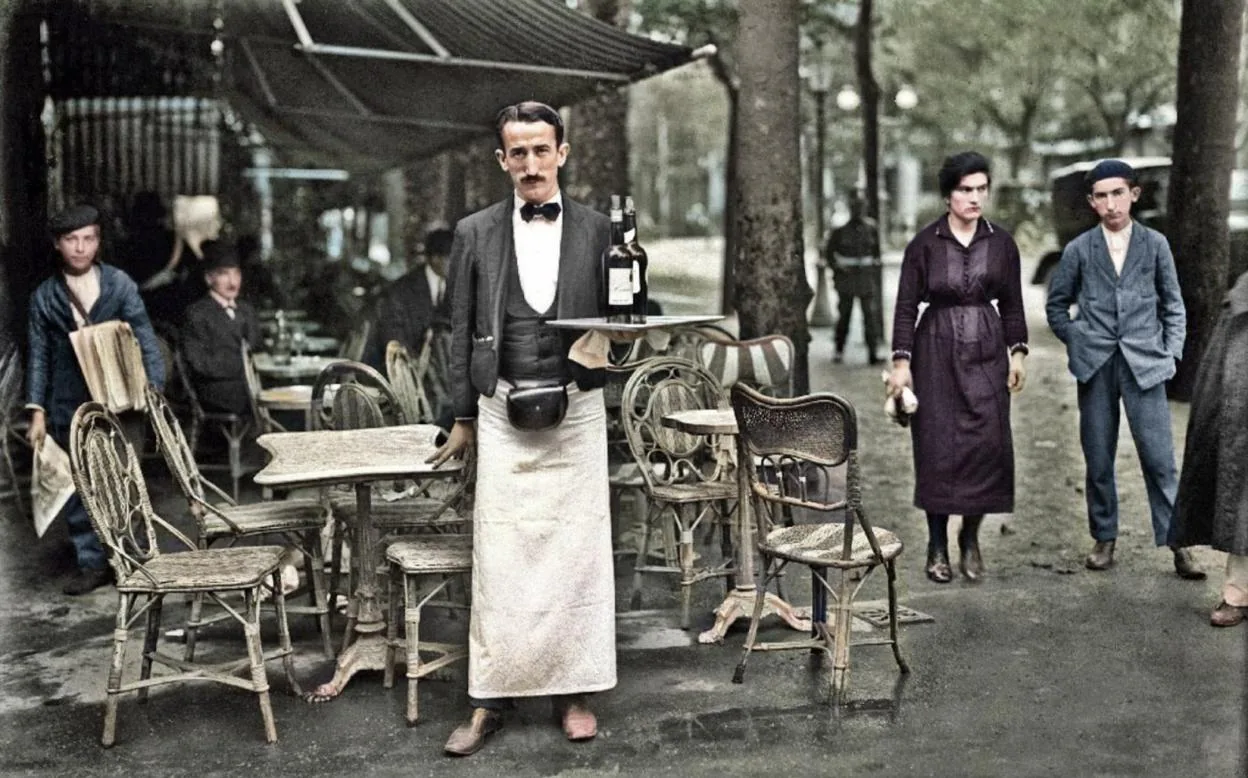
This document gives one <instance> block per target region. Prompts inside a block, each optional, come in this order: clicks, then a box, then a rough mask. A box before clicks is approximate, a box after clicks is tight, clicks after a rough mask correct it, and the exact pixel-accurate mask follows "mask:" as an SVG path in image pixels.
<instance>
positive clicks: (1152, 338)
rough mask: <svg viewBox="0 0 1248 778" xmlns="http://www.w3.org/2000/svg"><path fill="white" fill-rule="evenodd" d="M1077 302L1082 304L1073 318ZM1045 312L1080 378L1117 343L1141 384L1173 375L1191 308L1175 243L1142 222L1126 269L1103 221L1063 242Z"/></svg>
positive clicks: (1149, 384) (1133, 238)
mask: <svg viewBox="0 0 1248 778" xmlns="http://www.w3.org/2000/svg"><path fill="white" fill-rule="evenodd" d="M1072 303H1077V304H1078V305H1079V314H1078V316H1077V317H1076V318H1071V315H1070V306H1071V304H1072ZM1045 313H1046V314H1047V316H1048V320H1049V327H1050V328H1051V329H1052V330H1053V334H1055V335H1057V337H1058V339H1059V340H1061V341H1062V342H1063V343H1065V344H1066V354H1067V358H1068V363H1069V366H1070V372H1071V373H1072V374H1074V376H1075V380H1077V381H1079V382H1080V383H1084V382H1087V381H1089V380H1091V378H1092V376H1093V375H1095V374H1096V371H1097V370H1100V369H1101V366H1102V365H1104V364H1105V361H1106V360H1108V359H1109V358H1110V357H1111V356H1112V355H1113V353H1114V351H1115V350H1116V349H1122V353H1123V356H1125V357H1126V359H1127V365H1128V366H1130V368H1131V373H1132V375H1134V376H1135V380H1136V382H1137V383H1139V385H1140V387H1141V388H1143V389H1148V388H1150V387H1152V386H1156V385H1157V384H1159V383H1161V382H1162V381H1167V380H1169V379H1170V378H1172V377H1173V376H1174V373H1175V360H1176V359H1179V358H1181V357H1182V356H1183V341H1184V339H1185V338H1186V337H1187V312H1186V309H1185V308H1184V307H1183V295H1182V292H1181V290H1180V289H1179V276H1178V273H1177V272H1176V271H1175V268H1174V257H1173V255H1171V253H1170V244H1169V243H1167V242H1166V236H1164V235H1162V234H1161V233H1160V232H1157V231H1156V230H1151V229H1149V228H1148V227H1145V226H1144V225H1143V224H1140V223H1139V222H1138V221H1137V222H1133V224H1132V227H1131V242H1130V243H1129V244H1128V245H1127V258H1126V261H1124V262H1123V265H1122V275H1121V276H1119V275H1118V274H1117V273H1115V272H1114V262H1113V260H1112V259H1110V256H1109V247H1108V246H1107V245H1106V244H1105V236H1104V234H1103V233H1102V232H1101V227H1100V225H1099V224H1098V225H1097V226H1096V227H1093V228H1092V229H1090V230H1088V231H1087V232H1085V233H1083V234H1082V235H1080V236H1078V237H1077V238H1075V239H1074V240H1072V241H1071V242H1070V243H1068V244H1066V249H1065V250H1064V251H1063V252H1062V261H1061V263H1060V264H1058V266H1057V271H1056V272H1055V273H1054V275H1053V281H1052V282H1051V283H1050V284H1049V299H1048V303H1047V304H1046V305H1045Z"/></svg>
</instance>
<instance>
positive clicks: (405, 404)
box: [386, 330, 434, 422]
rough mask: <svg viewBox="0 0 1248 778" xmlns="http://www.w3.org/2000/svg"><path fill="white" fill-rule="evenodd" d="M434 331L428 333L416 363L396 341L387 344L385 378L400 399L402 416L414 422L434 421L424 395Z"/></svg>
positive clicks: (426, 397) (430, 406)
mask: <svg viewBox="0 0 1248 778" xmlns="http://www.w3.org/2000/svg"><path fill="white" fill-rule="evenodd" d="M432 338H433V331H432V330H430V331H428V332H426V333H425V342H424V345H423V346H422V348H421V350H420V356H419V357H418V358H417V359H415V360H413V359H412V355H411V354H410V353H408V350H407V347H406V346H404V345H403V344H402V343H400V342H399V341H397V340H392V341H390V342H389V343H387V344H386V377H387V378H389V379H390V386H391V388H393V389H394V393H395V395H396V396H397V397H398V398H399V405H400V406H402V408H403V414H404V415H405V416H406V417H407V419H408V421H411V422H431V421H433V418H434V417H433V406H432V405H431V404H430V402H429V395H428V394H427V393H426V392H425V381H424V377H425V373H426V371H428V369H429V356H430V352H431V351H432V348H431V343H432Z"/></svg>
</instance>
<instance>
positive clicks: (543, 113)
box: [494, 100, 563, 151]
mask: <svg viewBox="0 0 1248 778" xmlns="http://www.w3.org/2000/svg"><path fill="white" fill-rule="evenodd" d="M508 122H546V123H547V124H549V125H550V126H552V127H554V128H555V144H556V145H560V146H562V145H563V117H562V116H560V115H559V112H558V111H556V110H555V109H554V108H551V107H550V106H549V105H546V103H539V102H537V101H536V100H525V101H524V102H522V103H516V104H515V105H509V106H507V107H506V108H504V109H503V110H501V111H499V112H498V120H497V122H496V123H495V127H494V132H495V135H496V136H497V138H498V147H499V148H500V149H503V125H504V124H507V123H508ZM503 151H506V149H503Z"/></svg>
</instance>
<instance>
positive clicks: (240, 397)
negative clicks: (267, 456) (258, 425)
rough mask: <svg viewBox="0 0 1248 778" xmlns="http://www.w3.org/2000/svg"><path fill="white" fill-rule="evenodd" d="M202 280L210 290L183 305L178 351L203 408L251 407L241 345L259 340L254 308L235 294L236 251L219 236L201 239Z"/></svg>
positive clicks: (239, 278) (238, 278)
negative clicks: (184, 311) (180, 338)
mask: <svg viewBox="0 0 1248 778" xmlns="http://www.w3.org/2000/svg"><path fill="white" fill-rule="evenodd" d="M201 249H202V250H203V252H204V260H203V261H204V281H205V282H206V283H207V284H208V292H207V294H205V295H204V296H203V297H201V298H200V299H199V300H197V301H195V302H194V303H191V305H189V306H188V307H187V309H186V319H185V321H184V323H183V325H182V356H183V357H184V358H185V360H186V366H187V370H188V371H189V372H190V378H191V383H192V384H193V385H194V386H195V393H196V395H198V397H199V401H200V404H202V405H203V406H204V410H206V411H211V412H220V413H237V414H245V413H248V412H249V411H250V402H251V401H250V398H249V392H248V389H247V375H246V373H245V372H244V370H243V352H242V345H243V342H244V341H246V342H247V343H248V344H250V345H252V346H254V345H256V344H257V343H259V342H260V325H259V322H258V319H257V318H256V311H255V309H254V308H252V307H251V306H250V305H248V304H247V303H245V302H243V301H242V300H239V299H238V293H239V291H240V290H241V289H242V285H243V271H242V269H241V268H240V266H239V259H238V253H237V252H236V251H235V250H234V248H233V247H232V246H229V245H227V244H225V243H222V242H221V241H216V240H209V241H204V244H203V246H202V247H201Z"/></svg>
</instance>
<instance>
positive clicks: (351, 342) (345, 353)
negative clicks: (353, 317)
mask: <svg viewBox="0 0 1248 778" xmlns="http://www.w3.org/2000/svg"><path fill="white" fill-rule="evenodd" d="M372 329H373V323H372V322H371V321H370V320H368V319H363V320H361V321H360V323H359V324H357V325H356V326H355V327H354V328H352V330H351V332H350V333H349V334H348V335H347V339H346V340H344V341H343V342H342V350H341V351H339V353H338V356H340V357H342V358H343V359H349V360H351V361H352V362H359V361H360V360H361V359H363V358H364V349H365V348H366V347H367V346H368V335H369V333H370V332H372Z"/></svg>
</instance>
